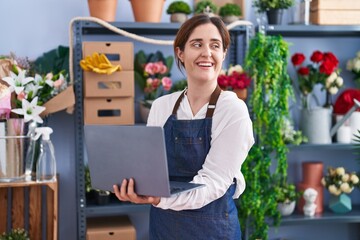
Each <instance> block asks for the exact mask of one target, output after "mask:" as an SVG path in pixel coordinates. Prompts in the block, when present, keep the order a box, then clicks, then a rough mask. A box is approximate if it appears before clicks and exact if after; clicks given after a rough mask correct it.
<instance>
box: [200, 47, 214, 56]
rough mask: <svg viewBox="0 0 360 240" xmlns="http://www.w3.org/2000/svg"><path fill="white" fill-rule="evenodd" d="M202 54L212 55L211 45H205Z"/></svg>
mask: <svg viewBox="0 0 360 240" xmlns="http://www.w3.org/2000/svg"><path fill="white" fill-rule="evenodd" d="M202 56H204V57H211V56H212V51H211V49H210V48H209V47H204V49H203V51H202Z"/></svg>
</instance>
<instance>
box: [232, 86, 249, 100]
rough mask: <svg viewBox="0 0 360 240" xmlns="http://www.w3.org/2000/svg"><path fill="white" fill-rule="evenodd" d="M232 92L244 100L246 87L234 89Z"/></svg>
mask: <svg viewBox="0 0 360 240" xmlns="http://www.w3.org/2000/svg"><path fill="white" fill-rule="evenodd" d="M233 92H234V93H236V95H237V96H238V98H240V99H241V100H243V101H245V100H246V98H247V88H244V89H234V90H233Z"/></svg>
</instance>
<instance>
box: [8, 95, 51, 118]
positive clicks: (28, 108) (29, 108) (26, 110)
mask: <svg viewBox="0 0 360 240" xmlns="http://www.w3.org/2000/svg"><path fill="white" fill-rule="evenodd" d="M37 101H38V97H35V98H34V99H33V100H32V101H31V103H29V102H28V101H27V100H26V99H23V100H22V102H21V104H22V108H16V109H13V110H11V111H12V112H14V113H16V114H19V115H24V120H25V122H28V121H30V120H34V121H35V122H38V123H43V120H42V119H41V117H40V116H39V114H40V113H42V112H43V111H44V110H45V107H42V106H37Z"/></svg>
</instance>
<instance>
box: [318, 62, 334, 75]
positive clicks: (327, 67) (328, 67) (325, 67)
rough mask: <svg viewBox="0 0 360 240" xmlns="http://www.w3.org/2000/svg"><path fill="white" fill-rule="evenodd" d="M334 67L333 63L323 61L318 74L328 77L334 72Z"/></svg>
mask: <svg viewBox="0 0 360 240" xmlns="http://www.w3.org/2000/svg"><path fill="white" fill-rule="evenodd" d="M336 66H337V65H334V62H331V61H329V60H324V62H323V63H322V64H321V65H320V67H319V72H320V73H325V74H326V75H330V74H331V73H332V72H333V71H334V70H335V68H336Z"/></svg>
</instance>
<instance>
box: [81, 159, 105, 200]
mask: <svg viewBox="0 0 360 240" xmlns="http://www.w3.org/2000/svg"><path fill="white" fill-rule="evenodd" d="M85 192H86V197H87V200H91V199H94V200H95V203H96V204H97V205H105V204H108V203H109V200H110V192H109V191H104V190H99V189H93V188H92V187H91V177H90V170H89V167H88V166H85Z"/></svg>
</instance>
